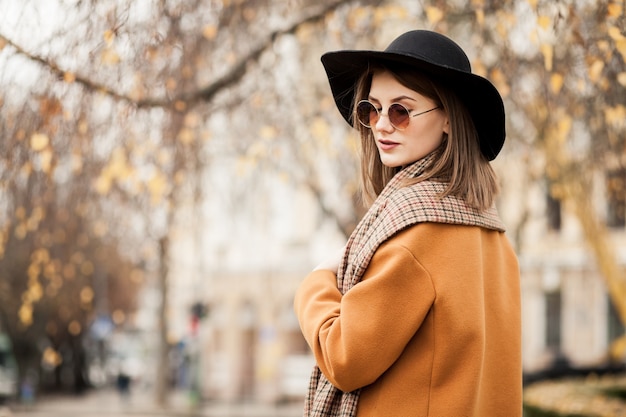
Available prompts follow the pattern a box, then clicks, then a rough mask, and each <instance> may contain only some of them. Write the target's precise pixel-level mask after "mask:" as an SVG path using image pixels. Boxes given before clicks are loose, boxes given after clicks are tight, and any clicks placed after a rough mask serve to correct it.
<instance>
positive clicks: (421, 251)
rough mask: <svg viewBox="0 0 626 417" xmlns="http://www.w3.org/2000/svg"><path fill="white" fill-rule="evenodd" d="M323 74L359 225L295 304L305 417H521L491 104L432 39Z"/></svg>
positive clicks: (341, 57)
mask: <svg viewBox="0 0 626 417" xmlns="http://www.w3.org/2000/svg"><path fill="white" fill-rule="evenodd" d="M322 63H323V64H324V67H325V69H326V72H327V75H328V80H329V82H330V87H331V90H332V93H333V95H334V98H335V103H336V105H337V106H338V108H339V111H340V112H341V114H342V116H343V118H344V119H345V120H346V121H347V122H348V123H350V124H351V125H353V126H354V128H356V129H357V130H358V132H359V134H360V137H361V148H362V149H361V186H362V195H363V199H364V201H365V202H367V203H368V205H369V210H368V212H367V213H366V214H365V216H364V217H363V219H362V220H361V222H360V223H359V224H358V225H357V227H356V229H355V231H354V232H353V234H352V236H351V237H350V239H349V240H348V242H347V244H346V246H345V248H344V250H342V252H341V253H339V254H337V256H335V257H332V258H331V259H329V260H327V261H326V262H323V263H322V264H320V265H319V266H318V267H317V268H316V269H315V270H314V271H313V272H312V273H311V274H310V275H309V276H308V277H307V278H306V279H305V280H304V281H303V282H302V284H301V285H300V288H299V289H298V291H297V293H296V296H295V310H296V313H297V316H298V320H299V322H300V327H301V328H302V332H303V334H304V337H305V338H306V340H307V342H308V343H309V345H310V347H311V349H312V350H313V353H314V355H315V358H316V361H317V365H318V366H317V368H316V369H315V371H314V373H313V375H312V377H311V384H310V387H309V391H308V395H307V398H306V401H305V416H307V417H308V416H317V417H327V416H342V417H350V416H359V417H361V416H363V417H364V416H367V417H390V416H392V417H420V416H436V417H458V416H465V417H492V416H506V417H520V416H521V415H522V373H521V372H522V363H521V319H520V316H521V308H520V304H521V303H520V281H519V268H518V261H517V257H516V255H515V253H514V252H513V249H512V247H511V245H510V243H509V241H508V239H507V237H506V236H505V234H504V226H503V225H502V223H501V221H500V218H499V216H498V213H497V210H496V208H495V206H494V202H495V197H496V194H497V191H498V186H497V179H496V176H495V173H494V171H493V169H492V167H491V166H490V163H489V161H491V160H493V159H494V158H495V157H496V155H498V153H499V152H500V149H501V148H502V146H503V144H504V139H505V128H504V126H505V116H504V105H503V101H502V98H501V96H500V94H499V93H498V91H497V90H496V88H495V87H494V86H493V85H492V84H491V83H490V82H489V81H488V80H487V79H485V78H483V77H480V76H478V75H475V74H472V72H471V68H470V63H469V60H468V58H467V56H466V55H465V53H464V52H463V50H462V49H461V48H460V47H459V46H458V45H457V44H456V43H454V42H453V41H452V40H450V39H449V38H447V37H445V36H443V35H440V34H438V33H435V32H431V31H425V30H416V31H411V32H408V33H405V34H403V35H401V36H400V37H398V38H397V39H396V40H394V41H393V42H392V43H391V44H390V45H389V47H388V48H387V49H386V50H385V51H338V52H330V53H327V54H325V55H323V56H322Z"/></svg>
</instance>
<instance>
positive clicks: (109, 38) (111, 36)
mask: <svg viewBox="0 0 626 417" xmlns="http://www.w3.org/2000/svg"><path fill="white" fill-rule="evenodd" d="M103 38H104V42H106V44H107V46H111V44H112V43H113V41H114V40H115V32H113V31H112V30H111V29H107V30H105V31H104V35H103Z"/></svg>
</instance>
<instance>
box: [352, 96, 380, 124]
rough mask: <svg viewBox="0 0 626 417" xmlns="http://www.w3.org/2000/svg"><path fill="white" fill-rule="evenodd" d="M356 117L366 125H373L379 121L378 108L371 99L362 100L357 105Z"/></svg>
mask: <svg viewBox="0 0 626 417" xmlns="http://www.w3.org/2000/svg"><path fill="white" fill-rule="evenodd" d="M356 117H357V119H359V123H361V124H362V125H363V126H365V127H372V126H374V125H375V124H376V122H377V121H378V110H376V107H374V105H373V104H372V103H370V102H369V101H362V102H360V103H359V104H358V106H357V107H356Z"/></svg>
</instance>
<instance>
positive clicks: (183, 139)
mask: <svg viewBox="0 0 626 417" xmlns="http://www.w3.org/2000/svg"><path fill="white" fill-rule="evenodd" d="M193 138H194V134H193V130H191V129H188V128H184V129H182V130H181V131H180V132H178V140H179V141H180V143H182V144H183V145H189V144H191V143H193Z"/></svg>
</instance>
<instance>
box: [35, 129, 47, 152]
mask: <svg viewBox="0 0 626 417" xmlns="http://www.w3.org/2000/svg"><path fill="white" fill-rule="evenodd" d="M49 143H50V139H49V138H48V135H46V134H45V133H34V134H33V135H32V136H31V137H30V147H31V149H32V150H33V151H35V152H40V151H42V150H44V149H45V148H46V146H48V144H49Z"/></svg>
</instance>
